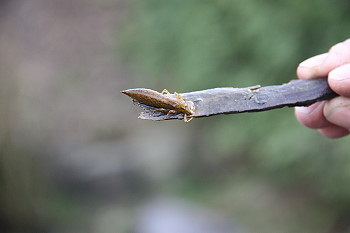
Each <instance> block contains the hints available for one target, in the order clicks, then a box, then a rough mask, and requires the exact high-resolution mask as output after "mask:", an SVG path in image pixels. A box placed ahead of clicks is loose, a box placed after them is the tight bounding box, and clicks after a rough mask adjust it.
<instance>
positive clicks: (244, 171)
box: [122, 0, 350, 232]
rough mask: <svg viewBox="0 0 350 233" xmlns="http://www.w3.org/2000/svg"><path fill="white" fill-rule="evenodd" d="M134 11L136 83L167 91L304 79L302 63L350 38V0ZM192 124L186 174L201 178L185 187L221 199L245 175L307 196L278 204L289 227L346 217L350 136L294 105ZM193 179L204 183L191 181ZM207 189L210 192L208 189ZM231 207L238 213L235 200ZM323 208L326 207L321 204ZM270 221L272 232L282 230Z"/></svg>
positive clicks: (131, 47)
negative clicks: (305, 122)
mask: <svg viewBox="0 0 350 233" xmlns="http://www.w3.org/2000/svg"><path fill="white" fill-rule="evenodd" d="M131 8H132V10H133V12H132V15H131V22H130V24H129V25H128V26H127V27H126V28H125V38H124V43H122V47H123V49H124V55H125V59H126V61H128V62H129V63H130V64H131V68H132V70H133V74H134V75H135V77H138V78H135V79H134V80H133V82H135V83H137V86H144V87H150V88H154V89H159V90H161V89H162V88H167V89H168V90H170V91H179V92H187V91H194V90H200V89H204V88H214V87H219V86H236V87H244V86H252V85H256V84H261V85H272V84H280V83H283V82H287V81H289V80H290V79H295V78H296V76H295V69H296V66H297V65H298V64H299V63H300V62H301V61H302V60H304V59H306V58H308V57H311V56H314V55H316V54H320V53H323V52H326V51H327V50H328V49H329V48H330V46H332V45H333V44H335V43H337V42H341V41H343V40H345V39H346V38H348V37H350V34H349V28H350V15H349V13H348V12H349V9H350V2H349V1H343V0H336V1H330V0H321V1H316V0H311V1H302V0H284V1H282V0H280V1H272V0H271V1H257V0H256V1H245V0H234V1H230V0H219V1H205V0H204V1H203V0H188V1H173V0H168V1H164V0H163V1H159V0H149V1H142V0H139V1H137V0H135V1H133V2H132V4H131ZM191 124H192V125H194V127H195V129H192V130H193V131H192V132H193V134H192V135H191V137H192V141H191V143H192V145H193V151H191V154H192V157H191V158H189V164H188V165H187V166H186V168H184V174H186V175H187V177H186V179H188V177H192V179H193V182H189V181H188V180H187V182H185V183H186V184H188V185H189V186H186V185H184V187H183V188H184V190H187V191H186V192H185V193H191V195H194V196H196V197H197V198H199V199H200V198H204V199H205V200H206V201H209V202H210V201H212V202H213V203H217V202H221V201H222V200H221V198H222V197H223V196H225V195H226V194H225V193H227V192H230V190H232V189H235V188H237V189H240V188H241V187H240V186H239V185H237V184H236V182H235V180H236V179H241V182H243V183H244V182H247V183H250V184H251V183H254V184H258V186H259V185H261V183H268V184H270V185H272V184H273V186H274V187H278V188H281V189H287V190H289V189H290V192H291V193H292V194H291V198H290V200H289V199H288V198H287V199H286V200H285V202H286V203H288V204H287V206H289V207H291V206H293V205H294V204H293V202H294V201H293V196H301V197H302V198H301V200H303V201H300V202H303V204H302V206H303V208H299V209H298V208H292V207H291V208H290V209H288V208H287V207H285V208H286V209H288V210H287V211H286V210H285V209H284V210H283V208H280V209H279V208H276V210H271V215H270V216H273V215H274V214H276V213H279V214H277V215H279V217H278V218H282V219H283V218H284V217H285V218H286V219H292V220H291V221H290V222H289V225H290V226H292V227H291V228H290V229H283V226H284V227H286V226H285V224H281V226H280V227H281V228H277V229H279V230H281V231H280V232H295V231H294V230H296V229H299V230H300V229H302V227H306V226H308V227H310V230H311V229H313V230H312V231H313V232H319V231H318V230H319V228H317V224H318V222H319V221H318V220H320V221H323V220H322V219H328V220H327V221H323V222H324V224H323V225H322V227H325V228H326V229H327V228H332V227H337V224H340V225H341V224H343V222H342V216H344V215H345V216H347V214H348V209H349V208H350V188H349V187H350V186H349V185H348V184H349V183H350V172H349V171H350V153H349V151H350V150H349V149H350V146H349V138H345V139H339V140H329V139H325V138H323V137H321V136H320V135H318V134H317V132H314V131H311V130H309V129H306V128H304V127H302V126H301V125H299V124H298V123H297V122H296V120H295V118H294V115H293V110H292V109H282V110H274V111H270V112H266V113H255V114H243V115H230V116H218V117H213V118H208V119H197V120H194V121H193V122H191ZM232 176H233V177H234V178H232V179H230V178H229V177H232ZM221 178H223V179H221ZM262 180H263V181H262ZM211 181H212V182H213V183H215V185H214V189H215V190H216V191H213V190H212V189H213V187H212V186H210V183H211ZM198 183H201V184H203V185H204V186H203V187H202V185H199V186H200V187H199V186H198ZM195 184H197V186H196V185H195ZM240 184H241V183H240ZM193 185H194V187H198V189H195V188H189V187H193ZM185 187H187V188H185ZM196 190H197V191H196ZM205 190H210V191H208V193H209V194H208V195H207V196H206V195H205V194H204V193H206V192H205ZM249 190H250V189H249V188H248V189H247V190H246V194H247V193H248V195H246V196H248V198H247V199H248V200H249V201H247V202H249V203H250V205H251V207H250V208H251V213H250V218H251V219H255V220H256V221H257V222H259V219H260V220H261V219H264V218H265V217H266V216H253V217H252V215H254V214H252V213H253V212H254V210H255V208H256V207H255V205H257V206H259V203H254V200H255V198H256V196H255V195H249V192H254V190H250V191H249ZM255 191H257V190H255ZM299 191H300V193H304V194H305V195H303V194H299V193H298V192H299ZM235 192H237V191H235ZM243 192H244V191H243ZM257 192H259V191H257ZM293 192H294V194H293ZM204 196H205V197H204ZM238 196H239V194H238ZM227 198H228V197H227V196H226V199H225V198H224V200H225V201H226V202H232V203H237V202H239V201H240V197H237V195H234V194H233V195H232V196H231V198H232V199H231V200H228V199H227ZM256 201H257V202H259V200H258V199H257V200H256ZM280 203H281V202H276V205H279V204H280ZM299 205H301V204H300V203H299ZM226 208H228V209H229V210H228V211H229V212H230V211H232V212H235V211H234V205H233V206H232V209H230V208H229V207H227V206H226ZM246 208H247V207H246ZM259 208H260V207H257V209H258V210H259V211H260V209H259ZM319 208H320V209H323V208H324V211H323V212H322V213H320V212H319V211H316V209H317V210H318V209H319ZM261 209H264V208H261ZM307 210H309V211H307ZM313 210H315V211H313ZM259 211H258V212H259ZM265 211H267V210H266V209H265ZM300 211H306V215H308V216H313V217H312V218H313V220H311V219H309V218H306V219H309V220H310V221H305V222H304V223H302V224H301V223H300V220H301V219H300V217H299V218H298V217H297V216H298V215H299V214H300ZM262 212H264V211H262ZM286 212H288V214H287V213H286ZM283 213H284V214H283ZM260 214H261V215H265V213H260ZM268 215H269V214H268V213H267V216H268ZM280 216H282V217H280ZM248 219H249V217H248ZM257 219H258V220H257ZM281 221H282V220H281ZM293 221H294V223H293ZM251 222H252V221H251ZM291 222H292V223H291ZM271 224H273V223H271ZM293 224H294V225H293ZM257 225H258V227H261V226H262V225H264V224H260V225H259V224H257ZM277 225H278V224H277ZM298 226H299V227H300V228H298ZM318 226H319V225H318ZM265 227H266V228H265V229H266V230H264V232H265V231H266V232H271V230H276V228H273V227H272V226H271V225H270V226H265ZM293 227H295V228H293ZM325 228H323V229H325ZM259 232H263V230H262V231H259ZM309 232H311V231H309Z"/></svg>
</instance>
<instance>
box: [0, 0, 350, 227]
mask: <svg viewBox="0 0 350 233" xmlns="http://www.w3.org/2000/svg"><path fill="white" fill-rule="evenodd" d="M349 10H350V2H349V1H345V0H335V1H330V0H320V1H302V0H279V1H272V0H265V1H258V0H255V1H254V0H252V1H243V0H232V1H229V0H219V1H203V0H188V1H172V0H163V1H160V0H147V1H145V0H130V1H128V0H49V1H48V0H7V1H1V2H0V71H1V73H0V158H1V162H0V205H1V208H0V232H91V233H104V232H106V233H108V232H118V233H131V232H135V233H173V232H181V233H187V232H188V233H190V232H191V233H196V232H201V233H214V232H215V233H220V232H228V233H229V232H231V233H238V232H259V233H264V232H266V233H271V232H317V233H320V232H321V233H322V232H325V233H333V232H335V233H338V232H339V233H342V232H350V223H349V221H348V219H349V217H350V186H349V182H350V172H349V171H350V153H349V151H350V150H349V147H350V146H349V138H343V139H337V140H330V139H325V138H323V137H322V136H320V135H319V134H318V133H317V132H315V131H313V130H310V129H307V128H305V127H303V126H301V125H299V124H298V123H297V121H296V120H295V118H294V114H293V109H288V108H284V109H279V110H273V111H268V112H261V113H254V114H252V113H247V114H238V115H226V116H216V117H210V118H203V119H194V120H192V121H191V122H190V123H188V124H184V123H183V122H182V121H166V122H150V121H144V120H139V119H137V116H138V113H139V111H140V109H139V108H138V107H136V106H134V105H132V103H131V101H130V99H129V98H128V97H126V96H123V95H122V94H121V93H120V91H121V90H124V89H128V88H136V87H145V88H150V89H154V90H158V91H161V90H163V89H164V88H166V89H168V90H169V91H170V92H174V91H177V92H180V93H181V92H189V91H195V90H201V89H205V88H214V87H223V86H234V87H245V86H252V85H256V84H261V85H274V84H281V83H285V82H288V81H289V80H291V79H295V78H296V76H295V69H296V67H297V65H298V64H299V63H300V62H301V61H303V60H304V59H306V58H308V57H311V56H314V55H317V54H319V53H323V52H326V51H327V50H328V49H329V47H331V46H332V45H333V44H335V43H337V42H341V41H343V40H345V39H347V38H348V37H349V35H350V34H349V28H350V15H349Z"/></svg>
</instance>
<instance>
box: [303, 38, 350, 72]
mask: <svg viewBox="0 0 350 233" xmlns="http://www.w3.org/2000/svg"><path fill="white" fill-rule="evenodd" d="M347 63H350V39H348V40H346V41H344V42H341V43H338V44H336V45H334V46H333V47H332V48H331V49H330V50H329V52H328V53H324V54H321V55H317V56H315V57H312V58H309V59H307V60H305V61H304V62H302V63H300V65H299V66H298V69H297V75H298V77H299V78H300V79H309V78H317V77H324V76H327V75H328V74H329V72H330V71H332V70H333V69H335V68H337V67H340V66H342V65H344V64H347Z"/></svg>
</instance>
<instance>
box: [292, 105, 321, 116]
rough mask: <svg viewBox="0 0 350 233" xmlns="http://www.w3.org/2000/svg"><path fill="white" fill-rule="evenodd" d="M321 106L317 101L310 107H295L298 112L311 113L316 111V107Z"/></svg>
mask: <svg viewBox="0 0 350 233" xmlns="http://www.w3.org/2000/svg"><path fill="white" fill-rule="evenodd" d="M319 106H320V103H315V104H312V105H310V106H308V107H295V109H296V111H297V112H300V113H303V114H310V113H312V112H313V111H315V109H317V108H318V107H319Z"/></svg>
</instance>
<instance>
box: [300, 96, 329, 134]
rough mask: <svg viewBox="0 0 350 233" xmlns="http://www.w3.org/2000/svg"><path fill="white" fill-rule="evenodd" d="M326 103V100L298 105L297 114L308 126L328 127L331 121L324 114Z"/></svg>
mask: <svg viewBox="0 0 350 233" xmlns="http://www.w3.org/2000/svg"><path fill="white" fill-rule="evenodd" d="M324 104H325V103H324V102H318V103H315V104H312V105H310V106H308V107H296V108H295V116H296V118H297V120H298V121H299V122H300V123H301V124H302V125H304V126H306V127H309V128H313V129H318V128H322V127H326V126H328V125H329V122H328V121H327V119H326V118H325V117H324V115H323V107H324Z"/></svg>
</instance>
